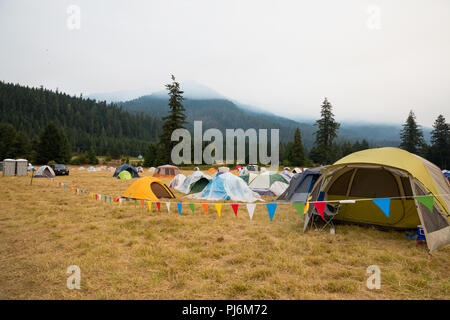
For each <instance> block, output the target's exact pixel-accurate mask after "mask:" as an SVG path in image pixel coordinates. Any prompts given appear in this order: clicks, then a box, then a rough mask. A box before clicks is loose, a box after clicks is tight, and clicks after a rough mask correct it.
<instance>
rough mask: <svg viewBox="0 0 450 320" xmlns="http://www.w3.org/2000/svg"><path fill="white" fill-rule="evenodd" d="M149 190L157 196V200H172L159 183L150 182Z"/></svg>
mask: <svg viewBox="0 0 450 320" xmlns="http://www.w3.org/2000/svg"><path fill="white" fill-rule="evenodd" d="M150 188H151V189H152V191H153V193H154V194H155V196H157V197H158V198H172V197H171V196H170V194H169V193H168V192H167V190H166V189H164V187H163V186H162V185H160V184H159V183H156V182H152V183H151V184H150Z"/></svg>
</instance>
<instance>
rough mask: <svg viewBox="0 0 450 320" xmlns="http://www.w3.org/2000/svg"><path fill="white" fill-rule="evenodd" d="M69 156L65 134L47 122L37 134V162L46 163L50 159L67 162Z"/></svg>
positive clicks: (70, 153)
mask: <svg viewBox="0 0 450 320" xmlns="http://www.w3.org/2000/svg"><path fill="white" fill-rule="evenodd" d="M71 158H72V151H71V147H70V144H69V141H68V140H67V138H66V135H65V134H64V132H63V131H62V130H59V129H58V128H57V127H56V125H55V124H54V123H52V122H51V123H49V124H48V125H47V126H46V127H45V129H44V130H43V131H42V133H41V135H40V136H39V143H38V145H37V149H36V162H37V163H38V164H47V163H49V162H50V161H55V162H56V163H68V162H69V161H70V159H71Z"/></svg>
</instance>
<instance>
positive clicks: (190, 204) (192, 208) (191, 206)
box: [189, 203, 195, 214]
mask: <svg viewBox="0 0 450 320" xmlns="http://www.w3.org/2000/svg"><path fill="white" fill-rule="evenodd" d="M189 208H191V211H192V214H194V210H195V208H194V204H193V203H189Z"/></svg>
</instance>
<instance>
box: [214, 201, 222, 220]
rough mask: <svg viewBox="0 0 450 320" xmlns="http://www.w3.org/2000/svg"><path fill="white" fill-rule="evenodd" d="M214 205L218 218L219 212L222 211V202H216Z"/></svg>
mask: <svg viewBox="0 0 450 320" xmlns="http://www.w3.org/2000/svg"><path fill="white" fill-rule="evenodd" d="M214 206H215V207H216V210H217V213H218V215H219V218H220V213H221V211H222V204H220V203H218V204H215V205H214Z"/></svg>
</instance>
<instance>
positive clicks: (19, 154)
mask: <svg viewBox="0 0 450 320" xmlns="http://www.w3.org/2000/svg"><path fill="white" fill-rule="evenodd" d="M11 148H12V150H11V151H12V154H13V157H14V158H16V159H17V158H22V159H30V160H31V158H30V157H31V142H30V139H29V138H28V135H27V134H26V133H25V132H24V131H19V132H17V134H16V136H15V137H14V141H13V144H12V146H11Z"/></svg>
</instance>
